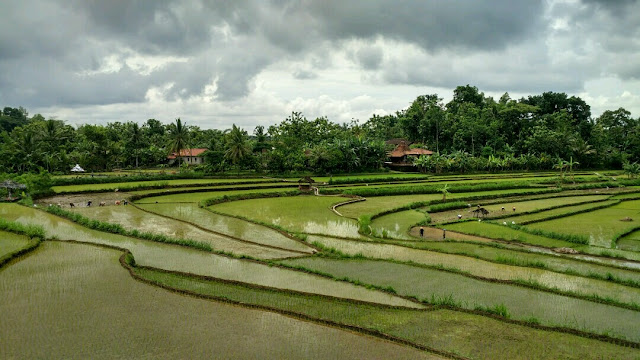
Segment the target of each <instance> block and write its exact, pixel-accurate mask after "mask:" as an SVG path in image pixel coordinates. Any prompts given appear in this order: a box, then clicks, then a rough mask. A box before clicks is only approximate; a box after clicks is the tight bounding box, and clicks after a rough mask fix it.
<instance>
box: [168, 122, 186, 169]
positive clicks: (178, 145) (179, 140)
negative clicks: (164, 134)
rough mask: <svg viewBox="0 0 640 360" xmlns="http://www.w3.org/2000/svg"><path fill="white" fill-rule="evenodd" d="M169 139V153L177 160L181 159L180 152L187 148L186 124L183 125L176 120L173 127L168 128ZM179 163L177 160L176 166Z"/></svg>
mask: <svg viewBox="0 0 640 360" xmlns="http://www.w3.org/2000/svg"><path fill="white" fill-rule="evenodd" d="M169 139H170V145H169V149H170V150H169V151H171V152H174V153H176V154H177V156H178V159H181V158H180V152H181V151H182V150H184V149H186V148H187V147H188V146H189V129H188V128H187V124H186V123H185V124H183V123H182V120H180V118H177V119H176V123H175V126H174V127H172V128H170V130H169ZM180 161H181V160H178V164H180Z"/></svg>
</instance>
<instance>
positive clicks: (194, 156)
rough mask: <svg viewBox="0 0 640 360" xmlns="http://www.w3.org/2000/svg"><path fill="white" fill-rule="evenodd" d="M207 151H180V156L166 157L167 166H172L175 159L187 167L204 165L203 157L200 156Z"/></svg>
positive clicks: (173, 154) (174, 154)
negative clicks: (187, 165) (178, 159)
mask: <svg viewBox="0 0 640 360" xmlns="http://www.w3.org/2000/svg"><path fill="white" fill-rule="evenodd" d="M207 150H208V149H182V150H180V155H179V156H178V154H176V153H171V155H169V156H167V159H169V164H173V163H174V162H175V161H176V159H177V158H180V163H187V164H189V165H199V164H203V163H204V157H203V156H202V154H203V153H204V152H205V151H207Z"/></svg>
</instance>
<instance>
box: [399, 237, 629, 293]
mask: <svg viewBox="0 0 640 360" xmlns="http://www.w3.org/2000/svg"><path fill="white" fill-rule="evenodd" d="M449 235H450V234H448V235H447V237H449ZM404 244H406V245H408V246H411V247H415V248H422V249H427V250H435V251H441V252H446V253H451V254H456V253H458V254H465V255H467V256H471V257H477V258H479V259H485V260H489V261H495V262H507V261H511V262H515V263H519V264H523V265H525V264H526V265H529V266H534V267H535V266H537V267H541V266H542V265H543V266H544V267H545V269H549V270H553V271H558V272H575V273H577V274H580V275H582V276H589V275H590V274H597V275H599V276H601V277H607V276H608V274H611V275H613V276H615V277H617V278H619V279H622V280H625V281H627V280H628V281H634V282H637V283H640V271H633V270H631V269H636V268H637V265H640V264H637V263H633V264H631V263H630V262H628V261H627V262H625V261H622V260H620V259H610V258H603V257H596V256H586V255H567V254H559V253H557V252H554V251H549V252H546V253H536V252H533V251H523V249H522V248H520V247H515V246H508V245H506V244H500V246H501V248H496V247H494V246H486V245H483V244H473V243H462V242H453V241H422V242H404ZM605 264H606V265H609V266H604V265H605ZM630 265H631V266H630ZM633 265H636V266H633ZM613 266H616V267H613ZM621 267H627V268H629V269H623V268H621Z"/></svg>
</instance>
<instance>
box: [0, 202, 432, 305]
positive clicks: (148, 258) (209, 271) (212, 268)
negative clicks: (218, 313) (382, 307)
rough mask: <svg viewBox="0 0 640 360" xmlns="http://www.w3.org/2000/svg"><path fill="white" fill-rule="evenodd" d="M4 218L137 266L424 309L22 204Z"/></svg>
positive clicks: (1, 212) (3, 210) (0, 211)
mask: <svg viewBox="0 0 640 360" xmlns="http://www.w3.org/2000/svg"><path fill="white" fill-rule="evenodd" d="M0 216H2V217H3V218H8V219H10V220H16V221H19V222H21V223H25V224H37V225H41V226H42V227H44V228H45V231H46V232H47V235H48V236H57V237H58V238H60V239H64V240H77V241H85V242H91V243H95V244H104V245H110V246H117V247H119V248H123V249H129V250H130V251H131V252H132V253H133V255H134V257H135V259H136V263H137V264H138V265H141V266H151V267H155V268H159V269H165V270H173V271H181V272H188V273H192V274H196V275H205V276H213V277H217V278H222V279H227V280H236V281H242V282H248V283H253V284H258V285H264V286H272V287H278V288H283V289H290V290H296V291H304V292H311V293H316V294H323V295H328V296H335V297H342V298H348V299H355V300H362V301H369V302H375V303H381V304H387V305H400V306H409V307H420V306H419V305H417V304H415V303H413V302H410V301H407V300H404V299H401V298H398V297H395V296H391V295H388V294H386V293H382V292H379V291H373V290H368V289H365V288H363V287H359V286H355V285H352V284H348V283H345V282H338V281H334V280H330V279H326V278H322V277H319V276H314V275H310V274H305V273H302V272H297V271H289V270H285V269H280V268H276V267H269V266H266V265H262V264H258V263H254V262H250V261H246V260H237V259H230V258H227V257H224V256H219V255H215V254H212V253H208V252H204V251H199V250H196V249H191V248H186V247H181V246H176V245H169V244H162V243H156V242H152V241H146V240H139V239H135V238H131V237H127V236H121V235H115V234H108V233H103V232H100V231H95V230H91V229H86V228H83V227H81V226H79V225H77V224H74V223H72V222H70V221H68V220H65V219H62V218H59V217H57V216H53V215H51V214H48V213H45V212H42V211H38V210H34V209H30V208H26V207H23V206H19V205H0Z"/></svg>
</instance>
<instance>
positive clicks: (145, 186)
mask: <svg viewBox="0 0 640 360" xmlns="http://www.w3.org/2000/svg"><path fill="white" fill-rule="evenodd" d="M262 184H269V183H267V182H264V181H261V182H238V183H233V182H232V183H218V182H207V181H206V180H201V181H200V182H195V183H185V182H184V181H179V180H178V181H174V182H169V181H158V182H149V183H146V182H145V183H133V184H132V183H124V184H97V185H93V184H91V185H76V186H73V185H72V186H59V187H54V188H53V190H54V191H55V192H56V193H57V194H92V193H101V192H107V191H114V190H117V191H119V192H133V191H143V190H160V189H168V191H167V193H170V192H171V191H177V192H191V191H198V190H202V189H201V188H202V187H208V188H209V191H231V190H255V189H268V188H284V187H287V186H289V187H290V186H293V185H289V184H286V183H278V184H274V185H271V186H268V185H266V186H265V185H262ZM195 188H199V189H195ZM167 193H164V194H167Z"/></svg>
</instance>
